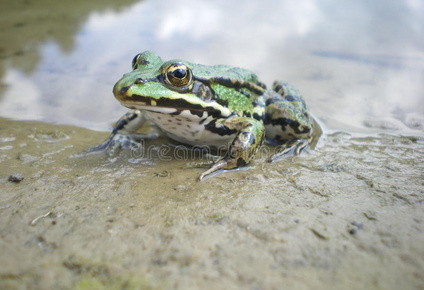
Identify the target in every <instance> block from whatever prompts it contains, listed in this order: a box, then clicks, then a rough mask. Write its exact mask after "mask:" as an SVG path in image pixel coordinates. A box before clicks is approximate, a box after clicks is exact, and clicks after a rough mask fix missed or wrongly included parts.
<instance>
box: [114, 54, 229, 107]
mask: <svg viewBox="0 0 424 290" xmlns="http://www.w3.org/2000/svg"><path fill="white" fill-rule="evenodd" d="M191 66H195V65H194V64H191V63H188V62H184V61H181V60H171V61H167V62H163V61H162V59H161V58H160V57H159V56H158V55H157V54H155V53H154V52H151V51H145V52H143V53H140V54H137V55H136V56H135V57H134V59H133V61H132V68H133V71H131V72H129V73H127V74H125V75H124V76H123V77H122V79H121V80H119V81H118V82H117V83H116V84H115V86H114V88H113V93H114V95H115V97H116V99H118V101H120V102H121V104H122V105H124V106H126V107H128V108H131V109H143V110H150V111H156V112H164V113H173V112H175V111H176V110H180V111H181V110H190V111H196V112H203V111H207V112H208V113H210V114H218V115H230V112H229V110H228V109H227V108H226V107H224V106H222V105H220V104H218V103H217V102H215V101H214V100H213V91H212V89H211V88H210V87H209V86H208V84H207V83H205V82H202V81H201V80H198V79H196V78H195V76H194V75H193V72H192V69H191V68H190V67H191ZM227 111H228V112H227Z"/></svg>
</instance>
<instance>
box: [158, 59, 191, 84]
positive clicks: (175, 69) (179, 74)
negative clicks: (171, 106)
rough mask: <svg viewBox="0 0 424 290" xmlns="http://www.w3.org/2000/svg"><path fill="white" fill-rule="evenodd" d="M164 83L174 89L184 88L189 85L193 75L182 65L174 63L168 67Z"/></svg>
mask: <svg viewBox="0 0 424 290" xmlns="http://www.w3.org/2000/svg"><path fill="white" fill-rule="evenodd" d="M164 75H165V82H166V83H167V84H168V85H171V86H174V87H184V86H187V85H190V84H191V82H192V78H193V74H192V73H191V70H190V69H189V68H188V67H187V66H186V65H184V64H181V63H174V64H172V65H170V66H169V67H168V68H167V69H166V71H165V73H164Z"/></svg>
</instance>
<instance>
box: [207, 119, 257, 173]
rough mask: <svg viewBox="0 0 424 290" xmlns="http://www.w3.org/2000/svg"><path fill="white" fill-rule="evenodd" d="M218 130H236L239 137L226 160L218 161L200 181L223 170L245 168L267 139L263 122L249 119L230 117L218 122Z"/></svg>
mask: <svg viewBox="0 0 424 290" xmlns="http://www.w3.org/2000/svg"><path fill="white" fill-rule="evenodd" d="M215 126H216V127H217V128H222V129H228V130H236V131H237V135H236V137H235V138H234V140H233V141H232V143H231V145H230V146H229V149H228V152H227V154H226V155H225V157H224V158H222V159H220V160H218V161H217V162H216V163H215V164H214V165H212V167H211V168H209V169H208V170H206V171H205V172H203V173H202V174H201V175H200V177H199V180H202V179H203V178H205V177H206V176H208V175H209V174H211V173H213V172H215V171H217V170H221V169H234V168H237V167H240V166H244V165H246V164H248V163H249V161H250V160H251V159H252V158H253V156H254V155H255V154H256V152H257V151H258V149H259V148H260V147H261V145H262V144H263V142H264V139H265V128H264V126H263V125H262V123H261V122H259V121H257V120H255V119H252V118H247V117H239V116H235V117H230V118H228V119H222V120H218V121H217V122H216V123H215Z"/></svg>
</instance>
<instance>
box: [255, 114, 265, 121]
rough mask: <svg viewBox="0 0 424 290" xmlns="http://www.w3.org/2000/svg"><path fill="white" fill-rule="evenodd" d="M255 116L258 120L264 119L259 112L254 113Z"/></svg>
mask: <svg viewBox="0 0 424 290" xmlns="http://www.w3.org/2000/svg"><path fill="white" fill-rule="evenodd" d="M253 118H254V119H256V120H258V121H262V120H263V117H262V116H261V115H259V114H258V113H253Z"/></svg>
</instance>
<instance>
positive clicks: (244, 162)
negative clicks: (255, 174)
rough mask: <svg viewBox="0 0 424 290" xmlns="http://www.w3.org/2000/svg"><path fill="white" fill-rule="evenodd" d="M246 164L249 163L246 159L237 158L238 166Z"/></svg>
mask: <svg viewBox="0 0 424 290" xmlns="http://www.w3.org/2000/svg"><path fill="white" fill-rule="evenodd" d="M246 164H247V162H246V160H244V159H242V158H239V159H237V166H238V167H241V166H246Z"/></svg>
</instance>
